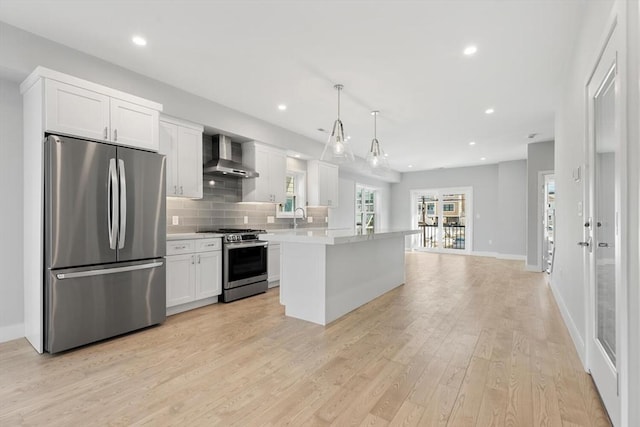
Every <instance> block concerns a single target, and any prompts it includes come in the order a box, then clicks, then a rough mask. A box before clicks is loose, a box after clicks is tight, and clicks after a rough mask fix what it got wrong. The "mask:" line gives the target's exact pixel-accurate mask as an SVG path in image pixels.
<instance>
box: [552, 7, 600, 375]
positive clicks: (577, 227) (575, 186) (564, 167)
mask: <svg viewBox="0 0 640 427" xmlns="http://www.w3.org/2000/svg"><path fill="white" fill-rule="evenodd" d="M612 5H613V1H598V2H587V7H586V10H585V15H584V21H583V23H582V29H581V32H580V35H579V38H578V40H577V42H576V43H575V50H574V56H573V58H571V60H570V67H569V71H568V75H567V78H566V80H565V81H564V83H563V84H562V85H561V86H560V87H561V88H562V89H563V90H562V92H561V94H560V95H561V97H560V99H561V101H560V105H559V108H558V110H557V113H556V127H555V179H556V236H555V237H556V240H555V248H556V253H555V262H554V270H553V274H552V276H551V286H552V289H553V291H554V294H555V296H556V301H557V302H558V305H559V307H560V309H561V311H562V312H563V316H564V317H565V322H566V324H567V326H568V328H569V331H570V332H571V335H572V338H573V340H574V343H575V345H576V348H577V350H578V354H579V355H580V358H581V359H582V361H583V363H585V362H586V359H585V357H586V353H585V340H586V335H585V334H586V317H585V301H586V297H587V291H588V287H587V284H586V282H585V275H584V263H583V250H582V249H581V248H580V247H579V246H577V244H576V243H577V242H579V241H582V240H584V239H583V237H584V226H583V224H584V219H585V218H584V217H583V216H580V215H579V213H582V210H581V209H579V208H580V205H579V204H580V203H582V202H583V192H584V187H583V185H584V180H582V182H575V181H574V179H573V170H574V169H576V168H578V167H582V166H583V164H584V161H585V159H584V155H583V153H584V145H583V144H584V141H585V138H586V135H585V128H586V123H585V114H586V113H585V112H586V106H585V95H584V90H585V84H586V81H587V78H588V76H589V75H590V72H591V70H592V68H593V66H594V64H595V60H596V55H597V54H598V51H599V49H600V48H601V43H602V41H603V40H602V37H603V35H604V31H605V26H606V22H607V20H608V19H609V16H610V11H611V8H612ZM583 173H584V170H583Z"/></svg>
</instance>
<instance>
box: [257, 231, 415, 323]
mask: <svg viewBox="0 0 640 427" xmlns="http://www.w3.org/2000/svg"><path fill="white" fill-rule="evenodd" d="M323 233H324V234H323ZM410 233H411V232H410V231H406V232H404V231H403V232H397V231H395V232H386V233H376V234H375V235H374V234H369V235H367V234H364V235H362V234H360V235H358V234H354V233H353V231H351V233H350V234H349V233H348V232H346V231H344V230H324V231H313V232H304V231H291V232H281V233H278V232H276V233H269V234H265V235H261V238H262V239H264V240H268V241H272V242H274V243H275V242H279V243H280V250H281V270H280V303H281V304H283V305H284V306H285V314H286V315H287V316H291V317H295V318H298V319H303V320H307V321H309V322H313V323H317V324H320V325H326V324H328V323H331V322H332V321H334V320H336V319H338V318H339V317H341V316H343V315H345V314H347V313H349V312H350V311H352V310H355V309H356V308H358V307H360V306H362V305H364V304H366V303H367V302H369V301H371V300H373V299H375V298H377V297H379V296H380V295H382V294H384V293H386V292H388V291H390V290H391V289H394V288H396V287H398V286H400V285H402V284H403V283H404V279H405V276H404V247H405V243H404V240H405V239H404V236H405V235H406V234H410Z"/></svg>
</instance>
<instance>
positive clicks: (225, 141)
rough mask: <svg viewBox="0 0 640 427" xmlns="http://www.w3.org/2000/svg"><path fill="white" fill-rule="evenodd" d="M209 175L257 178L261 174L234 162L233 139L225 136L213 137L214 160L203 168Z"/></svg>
mask: <svg viewBox="0 0 640 427" xmlns="http://www.w3.org/2000/svg"><path fill="white" fill-rule="evenodd" d="M203 172H204V173H205V174H207V175H231V176H238V177H242V178H257V177H259V176H260V174H259V173H258V172H256V171H254V170H253V169H250V168H248V167H246V166H244V165H243V164H242V163H238V162H235V161H233V159H232V156H231V139H230V138H229V137H228V136H225V135H214V137H213V160H211V161H210V162H207V163H205V164H204V166H203Z"/></svg>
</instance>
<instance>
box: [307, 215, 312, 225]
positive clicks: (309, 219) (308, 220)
mask: <svg viewBox="0 0 640 427" xmlns="http://www.w3.org/2000/svg"><path fill="white" fill-rule="evenodd" d="M307 222H308V223H309V224H311V223H312V222H313V217H312V216H308V217H307Z"/></svg>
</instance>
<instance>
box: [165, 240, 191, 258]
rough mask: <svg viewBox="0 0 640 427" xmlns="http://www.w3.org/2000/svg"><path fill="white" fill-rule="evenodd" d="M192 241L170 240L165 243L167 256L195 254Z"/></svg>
mask: <svg viewBox="0 0 640 427" xmlns="http://www.w3.org/2000/svg"><path fill="white" fill-rule="evenodd" d="M195 249H196V245H195V243H194V241H193V240H172V241H169V242H167V255H180V254H190V253H193V252H195Z"/></svg>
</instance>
